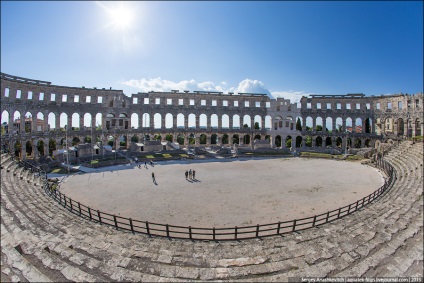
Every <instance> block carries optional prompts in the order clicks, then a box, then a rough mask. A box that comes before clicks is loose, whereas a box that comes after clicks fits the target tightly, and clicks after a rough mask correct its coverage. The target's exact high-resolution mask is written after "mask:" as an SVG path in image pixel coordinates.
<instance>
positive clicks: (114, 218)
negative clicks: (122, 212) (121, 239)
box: [113, 214, 118, 230]
mask: <svg viewBox="0 0 424 283" xmlns="http://www.w3.org/2000/svg"><path fill="white" fill-rule="evenodd" d="M113 221H114V222H115V228H116V230H118V222H117V221H116V215H115V214H114V215H113Z"/></svg>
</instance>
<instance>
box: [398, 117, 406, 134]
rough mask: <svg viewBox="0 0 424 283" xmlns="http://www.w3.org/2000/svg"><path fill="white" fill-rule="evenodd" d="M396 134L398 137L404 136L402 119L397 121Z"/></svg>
mask: <svg viewBox="0 0 424 283" xmlns="http://www.w3.org/2000/svg"><path fill="white" fill-rule="evenodd" d="M397 133H398V135H401V136H403V135H404V134H405V127H404V121H403V119H402V118H399V119H398V120H397Z"/></svg>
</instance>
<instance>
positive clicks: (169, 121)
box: [165, 113, 174, 129]
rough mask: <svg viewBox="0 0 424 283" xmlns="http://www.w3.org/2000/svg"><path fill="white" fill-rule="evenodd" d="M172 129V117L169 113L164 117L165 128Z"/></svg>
mask: <svg viewBox="0 0 424 283" xmlns="http://www.w3.org/2000/svg"><path fill="white" fill-rule="evenodd" d="M173 127H174V116H173V115H172V114H171V113H166V115H165V128H166V129H172V128H173Z"/></svg>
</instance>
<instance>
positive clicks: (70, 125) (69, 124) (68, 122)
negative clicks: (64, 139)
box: [67, 115, 72, 131]
mask: <svg viewBox="0 0 424 283" xmlns="http://www.w3.org/2000/svg"><path fill="white" fill-rule="evenodd" d="M67 125H68V129H69V131H71V130H72V116H70V115H68V119H67Z"/></svg>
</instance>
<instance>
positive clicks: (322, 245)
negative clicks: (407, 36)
mask: <svg viewBox="0 0 424 283" xmlns="http://www.w3.org/2000/svg"><path fill="white" fill-rule="evenodd" d="M422 157H423V150H422V144H416V145H409V144H401V146H399V147H397V148H395V149H393V150H392V152H390V154H388V155H387V156H386V157H385V158H386V159H387V160H388V161H389V162H390V163H391V164H392V165H393V166H394V167H395V169H396V171H397V174H398V178H397V180H396V182H395V184H394V186H393V188H392V189H391V190H390V191H389V192H388V193H386V194H385V195H383V196H382V197H381V198H380V199H379V200H377V201H376V202H375V203H373V204H371V205H369V206H367V207H365V208H363V209H361V210H360V211H358V212H355V213H354V214H352V215H349V216H346V217H344V218H342V219H339V220H337V221H334V222H332V223H328V224H325V225H322V226H319V227H317V228H313V229H309V230H305V231H302V232H298V233H293V234H285V235H283V236H275V237H269V238H263V239H254V240H244V241H229V242H212V241H211V242H200V241H188V240H169V239H165V238H149V237H147V236H144V235H138V234H137V235H133V234H131V233H127V232H123V231H117V230H115V229H113V228H112V227H108V226H102V225H99V224H96V223H93V222H90V221H88V220H86V219H83V218H81V217H79V216H78V215H76V214H73V213H70V212H69V211H68V210H67V209H65V208H63V207H62V206H60V205H59V204H58V203H56V202H55V201H53V200H52V199H51V198H50V197H48V196H47V195H46V194H45V192H44V191H43V190H42V189H41V188H40V186H39V185H36V186H35V185H34V180H33V178H34V177H33V174H31V173H30V171H29V170H26V171H22V170H23V169H22V168H19V167H18V166H17V165H16V163H11V165H9V164H8V161H7V160H4V161H3V159H2V165H3V164H4V166H3V169H2V179H1V215H2V217H1V236H2V241H1V250H2V251H1V265H2V274H1V276H2V278H1V281H2V282H5V281H43V282H45V281H52V282H63V281H102V282H103V281H165V282H166V281H170V282H171V281H172V282H175V281H184V282H186V281H208V280H212V281H216V280H223V281H228V280H230V281H256V282H263V281H267V282H270V281H276V282H280V281H287V278H288V277H299V276H320V277H325V276H337V277H341V276H420V277H422V276H423V268H422V263H423V248H422V247H423V224H422V223H423V198H422V192H423V189H422V182H423V172H422V166H420V165H421V164H422ZM6 163H7V164H6ZM6 165H7V166H6ZM6 167H7V168H9V167H10V170H9V172H7V168H6ZM14 172H16V175H14V174H13V173H14ZM20 174H23V179H21V178H20ZM27 179H29V180H30V182H28V181H27Z"/></svg>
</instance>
